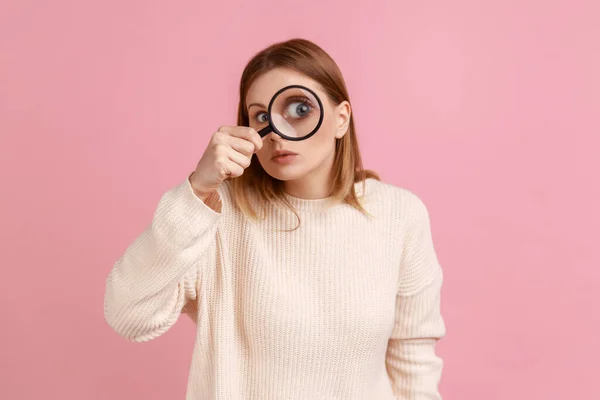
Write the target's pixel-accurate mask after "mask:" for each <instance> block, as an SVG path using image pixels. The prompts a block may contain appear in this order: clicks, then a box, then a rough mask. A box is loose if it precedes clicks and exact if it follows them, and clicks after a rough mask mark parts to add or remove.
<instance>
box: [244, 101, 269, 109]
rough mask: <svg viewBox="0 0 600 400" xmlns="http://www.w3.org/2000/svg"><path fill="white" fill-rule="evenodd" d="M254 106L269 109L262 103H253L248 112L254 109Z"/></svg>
mask: <svg viewBox="0 0 600 400" xmlns="http://www.w3.org/2000/svg"><path fill="white" fill-rule="evenodd" d="M252 106H257V107H262V108H267V106H265V105H264V104H262V103H252V104H250V105H249V106H248V110H249V109H251V108H252Z"/></svg>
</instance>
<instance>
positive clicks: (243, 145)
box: [227, 136, 256, 157]
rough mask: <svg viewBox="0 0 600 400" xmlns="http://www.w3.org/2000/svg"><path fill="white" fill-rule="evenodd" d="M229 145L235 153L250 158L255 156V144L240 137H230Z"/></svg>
mask: <svg viewBox="0 0 600 400" xmlns="http://www.w3.org/2000/svg"><path fill="white" fill-rule="evenodd" d="M227 144H228V145H229V146H231V148H233V149H234V150H235V151H237V152H239V153H242V154H244V155H246V156H248V157H250V156H251V155H252V154H254V150H255V148H256V146H255V144H254V143H252V142H250V141H248V140H246V139H240V138H238V137H233V136H229V137H228V139H227Z"/></svg>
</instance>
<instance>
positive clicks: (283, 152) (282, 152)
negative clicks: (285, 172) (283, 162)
mask: <svg viewBox="0 0 600 400" xmlns="http://www.w3.org/2000/svg"><path fill="white" fill-rule="evenodd" d="M297 154H298V153H294V152H293V151H287V150H277V151H275V152H273V157H271V160H272V159H274V158H277V157H281V156H286V155H293V156H295V155H297Z"/></svg>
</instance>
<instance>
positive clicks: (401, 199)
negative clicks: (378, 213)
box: [358, 178, 429, 220]
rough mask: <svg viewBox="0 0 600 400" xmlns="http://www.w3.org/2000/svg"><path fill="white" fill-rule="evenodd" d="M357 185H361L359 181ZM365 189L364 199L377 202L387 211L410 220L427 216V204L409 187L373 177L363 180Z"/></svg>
mask: <svg viewBox="0 0 600 400" xmlns="http://www.w3.org/2000/svg"><path fill="white" fill-rule="evenodd" d="M358 187H359V188H360V187H362V185H361V183H359V184H358ZM365 189H366V192H365V199H366V200H367V201H368V202H369V203H375V204H379V205H380V206H381V207H383V209H384V210H385V211H386V212H387V213H391V214H399V216H401V217H402V218H403V219H410V220H415V219H416V220H423V219H424V218H425V219H427V218H428V216H429V211H428V208H427V205H426V204H425V202H424V201H423V199H422V198H421V197H420V196H419V195H418V194H417V193H415V192H414V191H412V190H411V189H408V188H406V187H402V186H398V185H394V184H391V183H388V182H384V181H379V180H377V179H373V178H371V179H367V180H365Z"/></svg>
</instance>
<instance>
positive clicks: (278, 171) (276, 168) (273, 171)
mask: <svg viewBox="0 0 600 400" xmlns="http://www.w3.org/2000/svg"><path fill="white" fill-rule="evenodd" d="M269 164H270V165H267V166H263V169H264V170H265V171H266V173H267V174H269V175H270V176H271V177H273V178H275V179H278V180H280V181H293V180H296V179H300V178H302V177H303V176H305V175H306V174H307V171H305V170H304V168H300V166H299V165H287V166H280V165H273V164H272V163H269Z"/></svg>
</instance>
